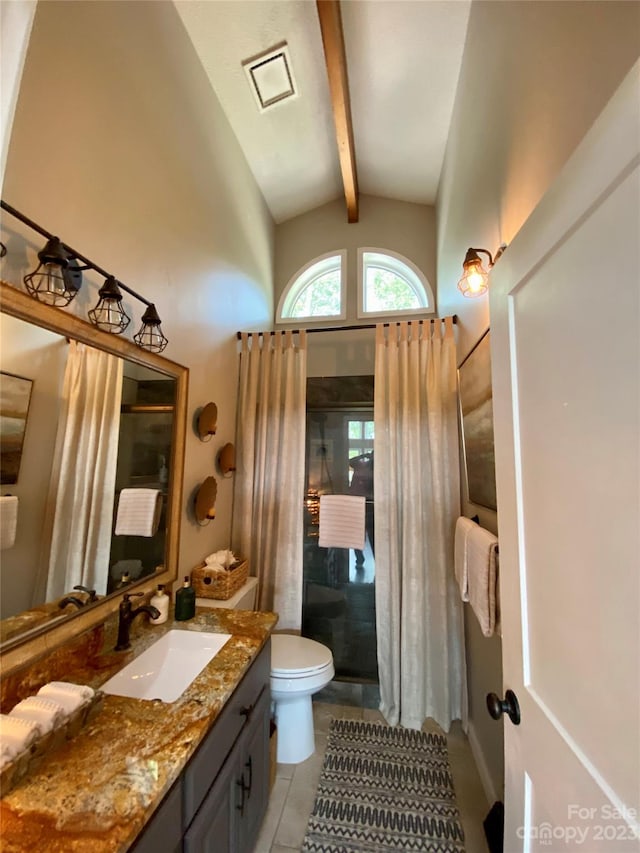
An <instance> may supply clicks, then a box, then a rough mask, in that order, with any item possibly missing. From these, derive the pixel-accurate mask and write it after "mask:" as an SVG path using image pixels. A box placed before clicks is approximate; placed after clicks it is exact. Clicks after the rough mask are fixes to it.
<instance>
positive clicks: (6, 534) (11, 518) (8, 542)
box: [0, 495, 18, 551]
mask: <svg viewBox="0 0 640 853" xmlns="http://www.w3.org/2000/svg"><path fill="white" fill-rule="evenodd" d="M17 529H18V498H17V497H16V495H2V496H0V550H2V551H4V550H5V549H6V548H13V546H14V545H15V542H16V530H17Z"/></svg>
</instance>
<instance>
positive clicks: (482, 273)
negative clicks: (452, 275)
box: [458, 243, 507, 299]
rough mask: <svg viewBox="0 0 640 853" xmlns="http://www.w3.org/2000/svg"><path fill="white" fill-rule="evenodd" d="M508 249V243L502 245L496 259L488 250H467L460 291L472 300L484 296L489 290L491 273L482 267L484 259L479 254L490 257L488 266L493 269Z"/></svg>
mask: <svg viewBox="0 0 640 853" xmlns="http://www.w3.org/2000/svg"><path fill="white" fill-rule="evenodd" d="M506 248H507V246H506V243H502V244H501V246H500V248H499V249H498V251H497V252H496V254H495V257H493V256H492V255H491V252H488V251H487V250H486V249H467V254H466V255H465V258H464V261H463V263H462V270H463V272H462V278H461V279H460V281H459V282H458V290H459V291H460V293H462V295H463V296H467V297H469V298H470V299H471V298H473V297H475V296H482V295H483V293H486V292H487V290H488V289H489V272H488V270H486V269H485V268H484V267H483V266H482V259H481V258H480V256H479V255H478V252H482V253H483V254H485V255H487V256H488V258H489V265H488V266H489V269H491V268H492V267H493V266H495V264H496V261H497V260H498V258H499V257H500V256H501V255H502V253H503V252H504V250H505V249H506Z"/></svg>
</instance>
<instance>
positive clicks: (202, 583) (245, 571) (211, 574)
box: [191, 560, 249, 601]
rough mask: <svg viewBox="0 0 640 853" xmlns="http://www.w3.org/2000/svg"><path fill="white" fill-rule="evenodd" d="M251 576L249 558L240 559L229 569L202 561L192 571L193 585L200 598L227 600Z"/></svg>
mask: <svg viewBox="0 0 640 853" xmlns="http://www.w3.org/2000/svg"><path fill="white" fill-rule="evenodd" d="M248 576H249V563H248V562H247V560H238V562H236V563H232V564H231V566H229V568H228V569H218V568H214V567H213V566H208V565H207V564H206V563H202V565H200V566H196V568H195V569H192V571H191V586H192V587H193V588H194V589H195V591H196V596H197V597H198V598H217V599H218V601H227V599H229V598H231V596H232V595H233V594H234V592H237V591H238V590H239V589H240V587H241V586H242V585H243V584H244V583H245V582H246V580H247V578H248Z"/></svg>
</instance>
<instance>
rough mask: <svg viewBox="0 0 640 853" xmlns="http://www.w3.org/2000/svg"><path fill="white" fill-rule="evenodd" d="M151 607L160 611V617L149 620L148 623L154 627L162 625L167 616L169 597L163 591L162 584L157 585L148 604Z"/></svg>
mask: <svg viewBox="0 0 640 853" xmlns="http://www.w3.org/2000/svg"><path fill="white" fill-rule="evenodd" d="M149 604H151V605H152V606H153V607H156V608H157V609H158V610H159V611H160V615H159V616H158V618H157V619H153V618H152V619H149V622H151V623H153V624H154V625H162V623H163V622H166V621H167V618H168V616H169V596H168V595H167V593H166V592H165V591H164V584H161V583H159V584H158V586H157V589H156V592H155V595H153V596H152V597H151V601H150V602H149Z"/></svg>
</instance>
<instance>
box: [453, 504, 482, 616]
mask: <svg viewBox="0 0 640 853" xmlns="http://www.w3.org/2000/svg"><path fill="white" fill-rule="evenodd" d="M474 527H477V524H476V523H475V521H471V519H470V518H465V517H464V516H460V518H459V519H458V520H457V521H456V531H455V538H454V571H455V576H456V581H457V582H458V587H459V588H460V598H461V599H462V600H463V601H469V565H468V559H467V536H468V535H469V531H470V530H472V529H473V528H474Z"/></svg>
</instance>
